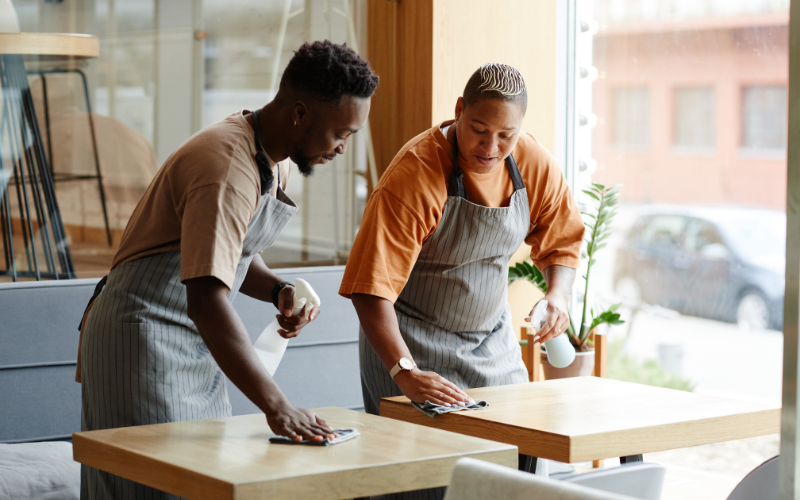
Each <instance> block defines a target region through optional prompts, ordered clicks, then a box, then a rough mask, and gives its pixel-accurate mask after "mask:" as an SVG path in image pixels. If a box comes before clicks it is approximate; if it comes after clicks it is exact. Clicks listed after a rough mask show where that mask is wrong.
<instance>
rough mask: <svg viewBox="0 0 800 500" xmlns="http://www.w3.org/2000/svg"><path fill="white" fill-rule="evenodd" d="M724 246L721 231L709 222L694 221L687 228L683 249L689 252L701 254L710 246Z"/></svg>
mask: <svg viewBox="0 0 800 500" xmlns="http://www.w3.org/2000/svg"><path fill="white" fill-rule="evenodd" d="M715 244H716V245H724V242H723V241H722V237H721V236H720V235H719V231H717V229H716V228H715V227H714V226H712V225H711V224H709V223H708V222H706V221H704V220H700V219H692V220H691V222H689V224H688V225H687V227H686V237H685V238H684V241H683V247H684V248H685V249H686V251H687V252H695V253H699V252H701V251H702V250H703V249H704V248H705V247H707V246H708V245H715Z"/></svg>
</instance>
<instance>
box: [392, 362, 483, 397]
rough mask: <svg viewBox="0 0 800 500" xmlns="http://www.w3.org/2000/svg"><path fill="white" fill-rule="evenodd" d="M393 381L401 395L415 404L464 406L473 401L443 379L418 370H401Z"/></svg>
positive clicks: (435, 374) (434, 374) (432, 373)
mask: <svg viewBox="0 0 800 500" xmlns="http://www.w3.org/2000/svg"><path fill="white" fill-rule="evenodd" d="M394 381H395V383H397V386H398V387H400V390H401V391H403V394H405V396H406V397H407V398H408V399H410V400H411V401H413V402H415V403H420V404H422V403H424V402H425V401H430V402H431V403H435V404H437V405H445V406H446V405H458V404H461V405H462V406H463V405H466V404H468V403H471V402H473V399H472V398H471V397H469V396H467V394H466V393H465V392H464V391H462V390H461V389H459V388H458V387H456V385H455V384H453V383H452V382H450V381H449V380H447V379H446V378H444V377H441V376H440V375H438V374H437V373H434V372H425V371H422V370H420V369H418V368H414V369H413V370H401V371H400V372H399V373H398V374H397V375H395V376H394Z"/></svg>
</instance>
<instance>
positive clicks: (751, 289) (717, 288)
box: [614, 205, 786, 330]
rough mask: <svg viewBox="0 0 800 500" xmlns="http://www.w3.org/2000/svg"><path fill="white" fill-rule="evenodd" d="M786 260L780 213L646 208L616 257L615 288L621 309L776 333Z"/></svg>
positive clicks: (717, 208)
mask: <svg viewBox="0 0 800 500" xmlns="http://www.w3.org/2000/svg"><path fill="white" fill-rule="evenodd" d="M785 254H786V214H785V213H784V212H781V211H778V210H770V209H758V208H744V207H733V206H714V207H702V206H683V205H648V206H645V207H643V208H642V209H640V210H639V211H638V213H637V217H636V220H635V222H634V224H633V225H632V226H631V228H630V230H629V231H628V233H627V235H626V236H625V239H624V241H623V242H622V243H621V244H620V246H619V247H618V249H617V259H616V267H615V270H614V286H615V290H616V292H617V294H618V295H620V296H621V297H622V298H623V299H624V300H625V301H638V300H640V301H642V302H645V303H648V304H652V305H658V306H661V307H666V308H669V309H673V310H675V311H678V312H679V313H681V314H686V315H691V316H698V317H702V318H709V319H714V320H719V321H727V322H732V323H737V324H738V325H739V326H740V327H742V328H744V329H776V330H781V329H782V328H783V296H784V287H785V275H784V269H785V265H786V264H785V261H786V258H785Z"/></svg>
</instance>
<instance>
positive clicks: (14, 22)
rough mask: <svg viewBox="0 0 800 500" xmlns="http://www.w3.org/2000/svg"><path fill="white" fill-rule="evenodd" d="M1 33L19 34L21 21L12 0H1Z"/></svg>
mask: <svg viewBox="0 0 800 500" xmlns="http://www.w3.org/2000/svg"><path fill="white" fill-rule="evenodd" d="M0 33H19V20H18V19H17V12H16V11H15V10H14V4H12V3H11V0H0Z"/></svg>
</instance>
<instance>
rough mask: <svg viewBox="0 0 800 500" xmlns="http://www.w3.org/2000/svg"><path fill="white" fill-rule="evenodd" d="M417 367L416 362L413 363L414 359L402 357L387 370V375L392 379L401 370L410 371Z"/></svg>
mask: <svg viewBox="0 0 800 500" xmlns="http://www.w3.org/2000/svg"><path fill="white" fill-rule="evenodd" d="M416 367H417V364H416V363H414V360H413V359H411V358H406V357H402V358H400V361H398V362H397V364H395V365H394V366H393V367H392V369H391V370H389V376H390V377H392V380H394V376H395V375H397V374H398V373H400V372H401V371H403V370H405V371H411V370H413V369H414V368H416Z"/></svg>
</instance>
